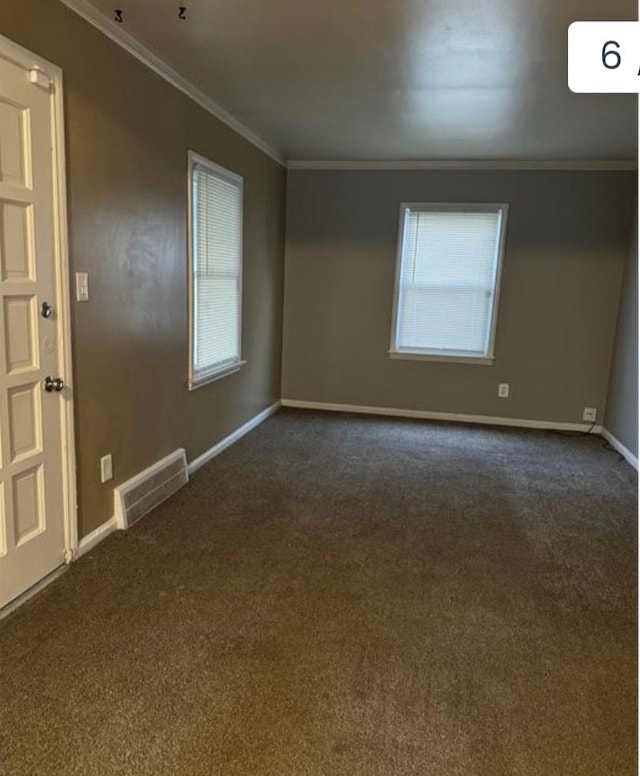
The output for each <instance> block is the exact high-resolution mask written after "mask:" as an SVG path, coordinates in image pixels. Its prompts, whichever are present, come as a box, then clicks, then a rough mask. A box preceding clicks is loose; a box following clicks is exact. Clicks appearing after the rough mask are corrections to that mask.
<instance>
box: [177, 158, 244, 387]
mask: <svg viewBox="0 0 640 776" xmlns="http://www.w3.org/2000/svg"><path fill="white" fill-rule="evenodd" d="M196 166H198V167H203V168H205V169H206V170H207V171H208V172H210V173H211V174H212V175H215V176H217V177H219V178H222V179H223V180H226V181H229V182H231V183H233V184H235V185H237V186H238V187H239V190H240V224H241V229H240V243H239V253H240V255H239V257H238V262H239V265H238V269H239V279H238V300H239V304H238V322H237V325H238V357H237V359H235V360H233V361H224V362H221V363H217V364H212V365H211V366H209V367H207V368H206V369H200V370H196V369H195V358H194V356H195V352H194V348H195V340H196V331H195V328H196V288H195V283H196V277H195V272H194V262H195V252H194V233H193V218H194V215H195V209H194V202H193V174H194V170H195V168H196ZM187 191H188V213H187V218H188V222H187V233H188V259H189V381H188V383H189V390H194V389H196V388H200V387H201V386H203V385H206V384H207V383H211V382H213V381H214V380H219V379H220V378H221V377H226V376H227V375H230V374H233V373H234V372H237V371H239V370H240V369H241V367H243V366H244V365H245V364H246V363H247V362H246V361H244V360H243V359H242V307H243V305H242V276H243V261H242V259H243V253H244V251H243V240H242V237H243V235H242V233H243V224H244V180H243V178H242V176H240V175H237V174H236V173H235V172H231V170H227V169H226V168H225V167H221V166H220V165H219V164H215V162H212V161H211V160H210V159H207V158H206V157H204V156H201V155H200V154H197V153H195V152H194V151H189V152H188V163H187Z"/></svg>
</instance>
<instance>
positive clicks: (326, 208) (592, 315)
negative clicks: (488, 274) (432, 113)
mask: <svg viewBox="0 0 640 776" xmlns="http://www.w3.org/2000/svg"><path fill="white" fill-rule="evenodd" d="M635 187H636V178H635V174H634V173H626V172H541V171H535V172H520V171H509V172H502V171H501V172H492V171H491V172H490V171H473V172H467V171H437V172H431V171H410V172H406V171H326V170H325V171H318V170H315V171H307V170H296V171H290V173H289V176H288V195H287V238H286V260H285V314H284V350H283V397H284V398H286V399H297V400H306V401H319V402H334V403H346V404H356V405H369V406H377V407H387V408H399V409H413V410H426V411H436V412H451V413H461V414H473V415H490V416H501V417H505V418H523V419H533V420H543V421H556V422H581V420H582V410H583V407H584V406H593V407H597V408H598V413H599V414H598V419H599V420H602V417H603V414H604V408H605V400H606V392H607V384H608V379H609V371H610V366H611V357H612V350H613V342H614V336H615V329H616V315H617V308H618V300H619V296H620V287H621V279H622V271H623V267H624V260H625V256H626V253H627V252H628V236H629V231H630V228H631V221H632V212H633V209H634V196H635ZM401 201H413V202H421V201H422V202H429V201H434V202H508V203H510V211H509V223H508V233H507V243H506V254H505V259H504V268H503V278H502V296H501V299H500V306H499V312H498V328H497V337H496V348H495V355H496V360H495V364H494V365H493V366H480V365H475V364H473V365H469V364H451V363H436V362H421V361H405V360H391V359H390V358H389V356H388V353H387V351H388V348H389V334H390V327H391V312H392V296H393V284H394V267H395V259H396V239H397V229H398V210H399V203H400V202H401ZM499 382H508V383H510V384H511V397H510V398H509V399H498V398H497V388H498V383H499Z"/></svg>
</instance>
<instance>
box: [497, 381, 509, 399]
mask: <svg viewBox="0 0 640 776" xmlns="http://www.w3.org/2000/svg"><path fill="white" fill-rule="evenodd" d="M498 396H499V397H500V398H501V399H508V398H509V383H498Z"/></svg>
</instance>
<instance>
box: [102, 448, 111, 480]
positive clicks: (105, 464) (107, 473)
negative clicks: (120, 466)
mask: <svg viewBox="0 0 640 776" xmlns="http://www.w3.org/2000/svg"><path fill="white" fill-rule="evenodd" d="M112 477H113V459H112V458H111V453H109V455H103V456H102V458H101V459H100V482H107V481H108V480H110V479H111V478H112Z"/></svg>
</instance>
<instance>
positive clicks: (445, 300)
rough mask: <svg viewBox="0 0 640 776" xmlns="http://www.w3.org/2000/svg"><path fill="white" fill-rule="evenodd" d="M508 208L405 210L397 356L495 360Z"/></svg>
mask: <svg viewBox="0 0 640 776" xmlns="http://www.w3.org/2000/svg"><path fill="white" fill-rule="evenodd" d="M507 210H508V206H507V205H445V204H418V205H415V204H411V205H408V204H403V205H402V206H401V209H400V236H399V245H398V263H397V267H396V286H395V297H394V312H393V328H392V332H391V350H390V351H389V352H390V355H391V357H392V358H423V359H433V360H446V361H449V360H455V361H470V362H473V363H484V364H490V363H492V362H493V340H494V334H495V326H496V312H497V306H498V293H499V288H500V269H501V264H502V252H503V247H504V238H505V230H506V220H507Z"/></svg>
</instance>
